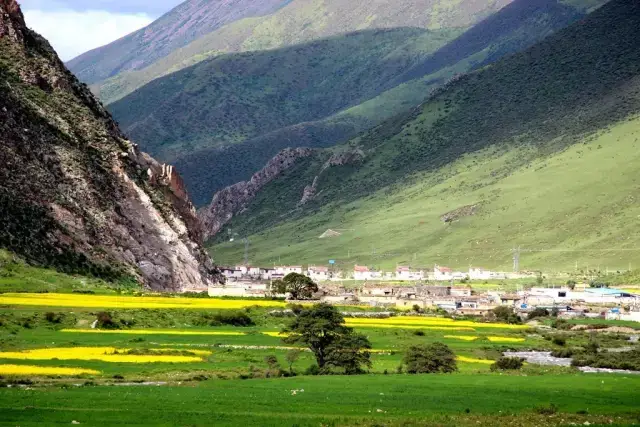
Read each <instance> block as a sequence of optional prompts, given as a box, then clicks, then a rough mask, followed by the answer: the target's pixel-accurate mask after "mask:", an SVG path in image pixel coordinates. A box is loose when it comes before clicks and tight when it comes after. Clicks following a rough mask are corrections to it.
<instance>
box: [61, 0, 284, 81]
mask: <svg viewBox="0 0 640 427" xmlns="http://www.w3.org/2000/svg"><path fill="white" fill-rule="evenodd" d="M288 1H289V0H260V1H255V0H188V1H186V2H184V3H182V4H180V5H179V6H177V7H176V8H174V9H173V10H171V11H170V12H168V13H167V14H165V15H163V16H162V17H160V18H159V19H158V20H156V21H154V22H153V23H152V24H151V25H149V26H147V27H145V28H143V29H141V30H138V31H136V32H134V33H132V34H129V35H128V36H125V37H123V38H121V39H119V40H117V41H115V42H113V43H110V44H108V45H106V46H103V47H99V48H97V49H93V50H91V51H89V52H87V53H84V54H82V55H80V56H78V57H77V58H74V59H72V60H71V61H69V63H68V64H67V65H68V67H69V69H70V70H71V71H72V72H73V73H75V74H76V75H77V76H78V78H80V80H82V81H83V82H85V83H88V84H93V83H97V82H99V81H102V80H105V79H108V78H109V77H113V76H115V75H117V74H120V73H124V72H128V71H133V70H139V69H142V68H145V67H147V66H149V65H151V64H153V63H154V62H156V61H158V60H159V59H161V58H163V57H165V56H167V55H169V54H170V53H171V52H173V51H175V50H176V49H179V48H181V47H183V46H185V45H187V44H189V43H190V42H192V41H193V40H196V39H198V38H199V37H200V36H203V35H205V34H207V33H210V32H212V31H215V30H216V29H217V28H220V27H222V26H224V25H225V24H228V23H230V22H234V21H237V20H239V19H243V18H248V17H255V16H260V15H265V14H269V13H271V12H273V11H274V10H277V9H278V8H279V7H281V6H283V5H285V4H286V3H287V2H288Z"/></svg>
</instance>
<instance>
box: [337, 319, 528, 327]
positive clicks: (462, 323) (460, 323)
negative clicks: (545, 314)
mask: <svg viewBox="0 0 640 427" xmlns="http://www.w3.org/2000/svg"><path fill="white" fill-rule="evenodd" d="M346 322H347V323H348V324H351V325H356V324H367V325H374V324H379V325H406V326H416V325H423V326H439V327H446V328H449V327H450V328H453V327H469V328H495V329H527V328H528V326H526V325H508V324H506V323H480V322H472V321H469V320H453V319H446V318H441V317H418V316H398V317H389V318H387V319H367V318H348V319H346Z"/></svg>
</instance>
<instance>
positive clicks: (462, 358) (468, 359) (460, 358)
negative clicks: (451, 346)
mask: <svg viewBox="0 0 640 427" xmlns="http://www.w3.org/2000/svg"><path fill="white" fill-rule="evenodd" d="M456 359H457V360H458V362H465V363H482V364H483V365H493V364H494V363H495V361H494V360H488V359H474V358H473V357H466V356H456Z"/></svg>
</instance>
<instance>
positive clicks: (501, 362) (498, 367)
mask: <svg viewBox="0 0 640 427" xmlns="http://www.w3.org/2000/svg"><path fill="white" fill-rule="evenodd" d="M522 365H524V359H522V358H520V357H501V358H500V359H498V360H496V363H494V364H493V365H491V368H490V369H491V370H492V371H506V370H513V371H515V370H518V369H522Z"/></svg>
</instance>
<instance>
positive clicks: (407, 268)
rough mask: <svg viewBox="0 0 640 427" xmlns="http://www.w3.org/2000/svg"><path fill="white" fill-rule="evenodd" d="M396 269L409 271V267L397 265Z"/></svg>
mask: <svg viewBox="0 0 640 427" xmlns="http://www.w3.org/2000/svg"><path fill="white" fill-rule="evenodd" d="M396 271H411V267H405V266H398V267H396Z"/></svg>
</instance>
